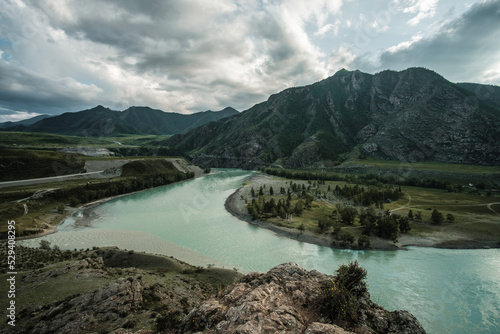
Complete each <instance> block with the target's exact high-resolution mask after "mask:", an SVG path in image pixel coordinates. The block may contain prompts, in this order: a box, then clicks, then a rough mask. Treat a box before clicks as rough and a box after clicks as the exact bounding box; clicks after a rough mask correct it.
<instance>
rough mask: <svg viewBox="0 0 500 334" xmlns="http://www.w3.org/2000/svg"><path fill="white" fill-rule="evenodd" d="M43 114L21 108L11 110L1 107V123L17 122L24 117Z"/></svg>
mask: <svg viewBox="0 0 500 334" xmlns="http://www.w3.org/2000/svg"><path fill="white" fill-rule="evenodd" d="M40 115H41V114H38V113H34V112H26V111H19V110H9V109H3V108H0V123H3V122H17V121H22V120H23V119H28V118H33V117H36V116H40Z"/></svg>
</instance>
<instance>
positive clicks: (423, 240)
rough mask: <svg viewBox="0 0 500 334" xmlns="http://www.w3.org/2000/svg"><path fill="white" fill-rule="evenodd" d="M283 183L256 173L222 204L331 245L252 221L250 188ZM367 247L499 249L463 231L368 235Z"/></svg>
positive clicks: (236, 212) (244, 215)
mask: <svg viewBox="0 0 500 334" xmlns="http://www.w3.org/2000/svg"><path fill="white" fill-rule="evenodd" d="M285 182H286V180H285V179H279V178H277V177H274V176H269V175H265V174H258V175H254V176H252V177H250V178H249V179H248V180H247V182H245V184H244V185H243V186H241V187H240V188H238V190H236V191H235V192H234V193H233V194H231V195H230V196H229V197H228V198H227V200H226V202H225V207H226V210H227V211H228V212H230V213H231V214H232V215H234V216H236V217H238V218H239V219H241V220H243V221H246V222H248V223H250V224H252V225H255V226H258V227H261V228H265V229H268V230H271V231H273V232H275V233H276V234H279V235H281V236H284V237H287V238H291V239H294V240H297V241H301V242H307V243H311V244H316V245H320V246H326V247H331V242H332V240H333V239H332V238H331V236H330V235H325V234H320V233H314V232H312V231H304V232H300V231H298V230H297V229H294V228H287V227H282V226H277V225H274V224H271V223H268V222H266V221H262V220H260V221H259V220H252V217H251V215H250V214H249V213H248V211H247V208H246V203H245V200H244V198H245V197H247V198H250V189H251V188H252V187H253V188H254V189H259V188H260V186H263V185H267V186H273V188H275V189H279V187H280V186H282V185H283V184H284V183H285ZM370 241H371V247H370V249H371V250H384V251H387V250H406V249H407V247H410V246H415V247H433V248H447V249H483V248H500V245H499V244H498V242H495V241H487V240H475V239H472V238H468V236H466V235H463V234H449V233H439V232H436V233H432V234H430V235H427V236H415V235H411V234H410V235H409V234H400V236H399V240H398V242H397V243H395V244H394V243H393V242H392V241H390V240H386V239H382V238H378V237H374V236H372V237H371V238H370Z"/></svg>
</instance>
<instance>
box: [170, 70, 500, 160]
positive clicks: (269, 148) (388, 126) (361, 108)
mask: <svg viewBox="0 0 500 334" xmlns="http://www.w3.org/2000/svg"><path fill="white" fill-rule="evenodd" d="M167 144H168V145H169V146H171V147H173V148H175V149H177V150H179V151H182V152H185V153H186V154H188V155H189V157H190V158H191V159H192V160H193V162H194V163H198V164H208V165H210V166H213V167H240V168H256V167H260V166H269V165H271V164H274V165H279V166H284V167H293V168H300V167H318V168H320V167H324V166H328V165H331V164H335V162H338V161H339V160H342V158H343V157H344V156H345V155H346V154H357V155H358V156H360V157H363V156H366V155H372V156H376V157H380V158H385V159H395V160H400V161H409V162H418V161H424V160H435V161H443V162H453V163H464V164H480V165H498V164H500V153H499V152H500V87H496V86H486V85H479V84H472V83H462V84H455V83H452V82H450V81H448V80H446V79H445V78H443V77H442V76H440V75H439V74H437V73H435V72H433V71H431V70H428V69H425V68H409V69H406V70H403V71H400V72H396V71H390V70H387V71H383V72H380V73H377V74H374V75H372V74H368V73H363V72H360V71H347V70H340V71H339V72H337V73H335V74H334V75H333V76H331V77H329V78H327V79H324V80H322V81H320V82H317V83H314V84H311V85H308V86H304V87H295V88H289V89H286V90H284V91H282V92H280V93H278V94H274V95H271V96H270V97H269V99H268V100H267V101H265V102H262V103H259V104H256V105H255V106H253V107H252V108H250V109H248V110H246V111H244V112H242V113H240V114H238V115H234V116H232V117H228V118H225V119H222V120H219V121H218V122H215V123H209V124H205V125H203V126H200V127H198V128H195V129H193V130H191V131H189V132H187V133H185V134H179V135H175V136H173V137H171V138H170V139H169V140H168V141H167ZM332 162H333V163H332Z"/></svg>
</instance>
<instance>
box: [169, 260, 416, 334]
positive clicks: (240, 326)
mask: <svg viewBox="0 0 500 334" xmlns="http://www.w3.org/2000/svg"><path fill="white" fill-rule="evenodd" d="M332 280H334V277H332V276H328V275H325V274H322V273H320V272H317V271H314V270H313V271H307V270H305V269H303V268H301V267H300V266H298V265H297V264H293V263H287V264H282V265H279V266H277V267H274V268H272V269H271V270H270V271H269V272H267V273H265V274H258V273H253V274H249V275H247V276H245V277H243V278H242V279H241V280H240V281H238V282H237V283H236V284H234V285H232V286H230V287H228V288H227V289H226V290H225V291H223V292H222V293H219V294H218V295H217V296H215V297H212V298H209V299H208V300H206V301H204V302H203V303H202V304H201V305H200V306H198V307H196V308H194V309H193V310H192V311H191V312H190V313H189V314H188V315H187V316H186V317H185V318H184V321H183V323H182V324H181V327H180V328H179V330H178V331H177V333H197V332H203V333H241V334H243V333H248V334H256V333H297V334H298V333H304V334H319V333H331V334H334V333H337V334H344V333H345V334H347V333H394V334H396V333H412V334H417V333H425V331H424V330H423V328H422V327H421V326H420V324H419V323H418V321H417V320H416V319H415V317H413V316H412V315H411V314H409V313H408V312H406V311H394V312H389V311H387V310H384V309H383V308H381V307H380V306H378V305H376V304H375V303H373V302H372V301H371V300H370V296H369V294H368V293H364V294H363V295H362V296H360V297H359V302H360V305H361V307H360V310H359V313H360V316H359V320H358V321H357V322H356V323H349V322H339V323H338V324H333V323H331V322H330V321H328V320H327V318H326V317H325V316H324V315H323V314H322V311H321V307H320V306H321V304H322V298H323V294H324V288H325V282H328V281H332ZM339 325H342V326H343V327H344V328H342V327H340V326H339Z"/></svg>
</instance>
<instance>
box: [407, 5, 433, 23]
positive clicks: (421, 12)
mask: <svg viewBox="0 0 500 334" xmlns="http://www.w3.org/2000/svg"><path fill="white" fill-rule="evenodd" d="M438 2H439V0H409V1H406V6H407V7H405V8H404V9H403V13H409V14H416V15H415V16H414V17H413V18H412V19H410V20H408V22H407V23H408V24H409V25H412V26H415V25H417V24H419V23H420V21H422V20H424V19H428V18H432V17H434V15H436V7H437V5H438Z"/></svg>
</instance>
